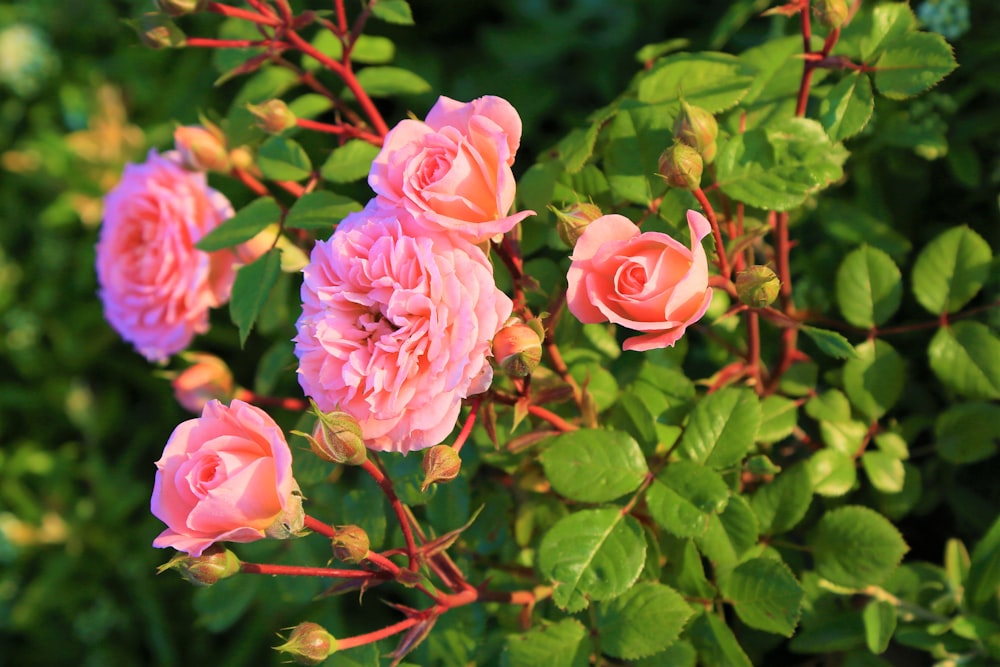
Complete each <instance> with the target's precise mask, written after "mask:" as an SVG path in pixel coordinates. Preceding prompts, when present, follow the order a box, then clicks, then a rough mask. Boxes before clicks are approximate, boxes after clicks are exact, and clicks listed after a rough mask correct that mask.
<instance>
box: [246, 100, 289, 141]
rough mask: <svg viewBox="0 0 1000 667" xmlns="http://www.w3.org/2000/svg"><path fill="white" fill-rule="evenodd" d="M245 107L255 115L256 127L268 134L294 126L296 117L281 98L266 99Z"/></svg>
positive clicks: (280, 131) (279, 132)
mask: <svg viewBox="0 0 1000 667" xmlns="http://www.w3.org/2000/svg"><path fill="white" fill-rule="evenodd" d="M247 109H248V110H249V111H250V113H252V114H253V115H254V116H256V117H257V127H259V128H260V129H262V130H264V131H265V132H267V133H268V134H281V133H282V132H284V131H285V130H287V129H289V128H292V127H295V123H296V118H295V114H293V113H292V111H291V109H289V108H288V105H287V104H285V103H284V102H283V101H282V100H278V99H274V100H268V101H267V102H264V103H262V104H247Z"/></svg>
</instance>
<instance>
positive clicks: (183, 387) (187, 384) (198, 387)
mask: <svg viewBox="0 0 1000 667" xmlns="http://www.w3.org/2000/svg"><path fill="white" fill-rule="evenodd" d="M181 358H182V359H183V360H184V361H185V362H187V363H189V364H190V365H189V366H188V367H187V368H185V369H184V370H182V371H181V372H180V373H178V374H177V375H176V376H174V378H173V379H171V380H170V386H171V387H173V389H174V398H176V399H177V402H178V403H180V405H181V407H183V408H184V409H185V410H188V411H189V412H193V413H195V414H198V415H200V414H201V410H202V408H204V407H205V404H206V403H208V402H209V401H210V400H212V399H213V398H217V399H219V400H220V401H222V402H224V403H228V402H229V401H230V400H231V399H232V397H233V391H234V389H235V385H234V383H233V373H232V371H230V370H229V366H226V363H225V362H224V361H223V360H222V359H219V358H218V357H216V356H215V355H212V354H204V353H202V352H187V353H184V354H182V355H181Z"/></svg>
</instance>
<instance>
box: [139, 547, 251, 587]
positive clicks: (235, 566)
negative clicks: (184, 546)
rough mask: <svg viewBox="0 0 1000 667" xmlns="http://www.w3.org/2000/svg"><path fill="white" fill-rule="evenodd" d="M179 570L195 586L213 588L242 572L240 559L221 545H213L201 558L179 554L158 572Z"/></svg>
mask: <svg viewBox="0 0 1000 667" xmlns="http://www.w3.org/2000/svg"><path fill="white" fill-rule="evenodd" d="M166 570H177V572H179V573H180V575H181V576H182V577H184V579H186V580H187V581H189V582H190V583H192V584H194V585H195V586H211V585H212V584H214V583H215V582H217V581H219V580H221V579H225V578H227V577H231V576H233V575H234V574H236V573H238V572H239V571H240V559H239V558H237V557H236V554H234V553H233V552H232V551H230V550H229V549H226V548H225V547H224V546H222V545H221V544H213V545H212V546H210V547H209V548H207V549H205V550H204V551H203V552H202V553H201V555H200V556H188V555H185V554H177V555H176V556H174V557H173V558H171V559H170V561H169V562H167V563H165V564H164V565H161V566H160V567H159V569H158V572H164V571H166Z"/></svg>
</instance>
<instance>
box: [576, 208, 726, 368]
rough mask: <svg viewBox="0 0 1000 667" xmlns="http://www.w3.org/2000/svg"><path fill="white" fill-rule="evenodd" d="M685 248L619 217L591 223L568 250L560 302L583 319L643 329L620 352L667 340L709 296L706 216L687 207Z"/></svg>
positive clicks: (702, 310)
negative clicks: (570, 253) (687, 242)
mask: <svg viewBox="0 0 1000 667" xmlns="http://www.w3.org/2000/svg"><path fill="white" fill-rule="evenodd" d="M687 220H688V227H689V228H690V229H691V248H690V249H688V248H685V247H684V246H683V245H681V244H680V243H678V242H677V241H675V240H674V239H672V238H670V237H669V236H667V235H666V234H661V233H659V232H645V233H640V231H639V228H638V227H637V226H636V225H635V224H634V223H633V222H632V221H631V220H629V219H628V218H625V217H624V216H621V215H605V216H602V217H600V218H598V219H597V220H594V221H593V222H591V223H590V225H589V226H588V227H587V229H586V230H585V231H584V232H583V235H582V236H581V237H580V239H579V240H578V241H577V242H576V246H575V247H574V248H573V256H572V258H571V259H572V260H573V261H572V264H571V265H570V268H569V273H568V274H567V275H566V279H567V280H568V281H569V289H568V291H567V292H566V305H567V306H568V307H569V310H570V312H571V313H573V314H574V315H576V318H577V319H578V320H580V321H581V322H584V323H594V322H614V323H615V324H620V325H621V326H623V327H627V328H629V329H634V330H636V331H641V332H643V334H642V335H641V336H635V337H634V338H629V339H628V340H626V341H625V344H624V345H623V347H624V349H626V350H639V351H642V350H652V349H654V348H658V347H668V346H672V345H673V344H674V343H676V342H677V340H678V339H679V338H680V337H681V336H682V335H684V331H685V329H687V327H688V325H690V324H692V323H693V322H696V321H698V320H699V319H700V318H701V316H702V315H704V314H705V310H706V309H708V304H709V303H710V302H711V300H712V290H711V288H710V287H709V286H708V261H707V259H706V257H705V250H704V249H703V248H702V247H701V240H702V239H703V238H705V236H706V235H707V234H708V233H709V232H710V231H711V226H710V225H709V223H708V220H706V219H705V217H704V216H703V215H701V214H700V213H697V212H696V211H688V214H687Z"/></svg>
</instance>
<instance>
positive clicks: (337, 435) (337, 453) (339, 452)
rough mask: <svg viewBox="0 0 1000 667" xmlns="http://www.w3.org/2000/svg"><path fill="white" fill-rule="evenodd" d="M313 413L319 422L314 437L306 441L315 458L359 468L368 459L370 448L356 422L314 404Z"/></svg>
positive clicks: (343, 413) (351, 418)
mask: <svg viewBox="0 0 1000 667" xmlns="http://www.w3.org/2000/svg"><path fill="white" fill-rule="evenodd" d="M313 410H314V411H315V412H316V416H317V417H318V418H319V421H317V422H316V428H315V429H314V430H313V434H312V435H311V436H306V439H307V440H308V441H309V446H310V447H311V448H312V450H313V453H314V454H316V456H318V457H320V458H321V459H323V460H324V461H330V462H331V463H343V464H344V465H349V466H359V465H361V464H362V463H364V462H365V461H366V460H367V459H368V448H367V447H365V440H364V437H363V436H362V435H361V424H359V423H358V420H357V419H355V418H354V417H352V416H351V415H349V414H347V413H346V412H340V411H339V410H334V411H333V412H323V411H322V410H320V409H319V407H318V406H317V405H316V404H315V403H313Z"/></svg>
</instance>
